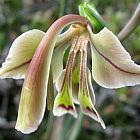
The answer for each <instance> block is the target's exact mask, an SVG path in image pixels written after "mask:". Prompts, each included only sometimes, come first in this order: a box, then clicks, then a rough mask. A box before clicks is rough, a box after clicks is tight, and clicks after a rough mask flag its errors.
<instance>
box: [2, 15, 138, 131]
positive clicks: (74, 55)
mask: <svg viewBox="0 0 140 140" xmlns="http://www.w3.org/2000/svg"><path fill="white" fill-rule="evenodd" d="M68 24H71V26H70V28H69V29H68V30H67V31H66V32H64V33H62V34H61V31H62V30H63V29H64V27H66V26H67V25H68ZM89 43H90V47H91V54H92V76H93V79H94V80H95V81H96V82H97V83H98V84H99V85H101V86H102V87H105V88H120V87H125V86H133V85H136V84H139V83H140V66H139V65H137V64H135V63H134V62H133V61H132V60H131V57H130V55H129V53H128V52H127V51H126V50H125V49H124V48H123V46H122V44H121V43H120V41H119V40H118V38H117V37H116V36H115V35H114V34H113V33H112V32H111V31H110V30H109V29H107V28H106V27H105V28H103V29H102V30H101V31H100V32H99V33H97V34H94V33H93V32H92V30H91V28H90V25H89V24H88V22H87V19H86V18H84V17H81V16H78V15H67V16H64V17H61V18H60V19H58V20H57V21H56V22H54V23H53V24H52V25H51V27H50V28H49V29H48V31H47V32H46V33H44V32H42V31H40V30H37V29H34V30H30V31H27V32H25V33H23V34H22V35H20V36H19V37H18V38H17V39H15V41H14V42H13V44H12V46H11V48H10V51H9V54H8V56H7V58H6V60H5V62H4V63H3V64H2V67H1V69H0V78H14V79H24V78H25V80H24V84H23V88H22V92H21V98H20V105H19V110H18V118H17V123H16V129H17V130H19V131H21V132H22V133H25V134H28V133H31V132H34V131H35V130H36V129H37V127H38V125H39V124H40V123H41V121H42V118H43V116H44V111H45V107H46V98H48V100H49V101H50V103H51V100H52V101H53V98H52V97H53V95H52V94H53V91H52V92H51V91H49V90H48V89H49V88H50V87H51V86H53V85H55V87H56V90H57V91H58V93H57V95H56V97H55V100H54V103H52V105H53V113H54V115H55V116H61V115H63V114H66V113H70V114H72V115H73V116H74V117H77V112H76V107H75V104H79V105H80V108H81V110H82V111H83V113H84V114H86V115H88V116H90V117H91V118H93V119H95V120H96V121H98V122H100V123H101V125H102V127H103V128H105V124H104V122H103V120H102V118H101V117H100V115H99V114H98V112H97V111H96V109H95V107H94V105H95V95H94V90H93V87H92V83H91V72H90V70H89V68H88V67H87V49H88V47H89V45H88V44H89ZM69 46H70V52H69V56H68V58H67V62H66V67H65V68H63V56H64V53H65V51H66V49H67V48H68V47H69Z"/></svg>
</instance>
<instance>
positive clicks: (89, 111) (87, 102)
mask: <svg viewBox="0 0 140 140" xmlns="http://www.w3.org/2000/svg"><path fill="white" fill-rule="evenodd" d="M92 90H93V89H92ZM78 100H79V103H80V107H81V109H82V111H83V113H84V114H86V115H88V116H89V117H91V118H93V119H94V120H96V121H98V122H100V123H101V125H102V127H103V128H104V129H105V124H104V122H103V120H102V118H101V117H100V115H99V114H98V112H97V111H96V109H95V107H94V106H93V104H92V100H91V97H90V94H89V88H88V85H85V84H84V85H83V87H79V93H78Z"/></svg>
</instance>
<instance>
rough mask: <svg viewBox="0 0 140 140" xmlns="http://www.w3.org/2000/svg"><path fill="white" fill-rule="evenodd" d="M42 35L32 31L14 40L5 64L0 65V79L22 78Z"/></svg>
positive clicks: (40, 32)
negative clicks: (0, 66)
mask: <svg viewBox="0 0 140 140" xmlns="http://www.w3.org/2000/svg"><path fill="white" fill-rule="evenodd" d="M44 34H45V33H44V32H42V31H40V30H36V29H34V30H30V31H27V32H25V33H23V34H21V35H20V36H19V37H18V38H16V39H15V41H14V42H13V44H12V46H11V48H10V51H9V54H8V56H7V58H6V60H5V62H4V63H3V64H2V68H1V69H0V78H14V79H22V78H24V77H25V74H26V72H27V69H28V66H29V63H30V61H31V59H32V57H33V55H34V53H35V50H36V48H37V47H38V45H39V43H40V41H41V39H42V37H43V36H44Z"/></svg>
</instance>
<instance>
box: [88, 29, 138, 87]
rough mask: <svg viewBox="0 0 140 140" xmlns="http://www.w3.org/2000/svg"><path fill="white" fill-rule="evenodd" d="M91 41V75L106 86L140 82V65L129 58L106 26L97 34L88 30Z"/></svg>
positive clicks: (128, 84) (131, 84) (122, 85)
mask: <svg viewBox="0 0 140 140" xmlns="http://www.w3.org/2000/svg"><path fill="white" fill-rule="evenodd" d="M89 32H90V36H91V43H92V75H93V78H94V80H95V81H96V82H97V83H98V84H99V85H101V86H103V87H106V88H120V87H125V86H133V85H136V84H140V66H139V65H137V64H135V63H134V62H133V61H132V60H131V56H130V55H129V53H128V52H127V51H126V50H125V49H124V48H123V46H122V45H121V43H120V41H119V40H118V38H117V37H116V36H115V35H114V34H113V33H112V32H111V31H109V30H108V29H107V28H104V29H103V30H101V31H100V32H99V33H98V34H93V33H92V32H91V30H89Z"/></svg>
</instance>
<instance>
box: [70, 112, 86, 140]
mask: <svg viewBox="0 0 140 140" xmlns="http://www.w3.org/2000/svg"><path fill="white" fill-rule="evenodd" d="M83 117H84V115H83V113H82V111H80V114H79V116H78V121H77V122H76V124H75V126H74V128H73V131H72V133H71V136H70V138H69V140H76V139H77V137H78V135H79V133H80V130H81V127H82V121H83Z"/></svg>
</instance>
